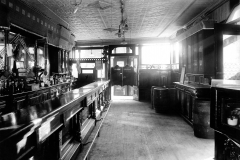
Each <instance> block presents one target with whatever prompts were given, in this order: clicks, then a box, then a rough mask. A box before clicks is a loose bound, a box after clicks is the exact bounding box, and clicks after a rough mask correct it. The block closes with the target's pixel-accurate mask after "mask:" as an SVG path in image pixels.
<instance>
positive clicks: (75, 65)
mask: <svg viewBox="0 0 240 160" xmlns="http://www.w3.org/2000/svg"><path fill="white" fill-rule="evenodd" d="M72 76H73V77H75V78H78V71H77V64H76V63H73V64H72Z"/></svg>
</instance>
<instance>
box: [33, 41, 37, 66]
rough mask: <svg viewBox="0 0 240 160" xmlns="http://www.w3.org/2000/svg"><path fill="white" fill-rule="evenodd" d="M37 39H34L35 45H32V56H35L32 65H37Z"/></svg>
mask: <svg viewBox="0 0 240 160" xmlns="http://www.w3.org/2000/svg"><path fill="white" fill-rule="evenodd" d="M37 45H38V44H37V40H36V41H35V46H34V58H35V62H34V66H35V67H36V66H37V65H38V58H37V47H38V46H37Z"/></svg>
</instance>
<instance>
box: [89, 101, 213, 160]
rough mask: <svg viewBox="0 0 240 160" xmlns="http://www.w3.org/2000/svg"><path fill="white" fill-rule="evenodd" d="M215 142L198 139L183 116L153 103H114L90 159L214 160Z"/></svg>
mask: <svg viewBox="0 0 240 160" xmlns="http://www.w3.org/2000/svg"><path fill="white" fill-rule="evenodd" d="M213 157H214V140H213V139H210V140H209V139H201V138H196V137H195V136H194V133H193V129H192V128H191V126H189V125H188V124H187V123H186V122H185V121H184V120H183V119H182V118H181V117H179V116H176V115H164V114H157V113H155V111H154V110H152V109H151V108H150V104H149V103H143V102H138V101H134V100H113V102H112V106H111V108H110V110H109V113H108V115H107V117H106V119H105V121H104V123H103V126H102V129H101V134H100V137H99V138H97V139H96V141H95V143H94V146H93V148H92V150H91V152H90V155H89V159H90V160H211V159H213Z"/></svg>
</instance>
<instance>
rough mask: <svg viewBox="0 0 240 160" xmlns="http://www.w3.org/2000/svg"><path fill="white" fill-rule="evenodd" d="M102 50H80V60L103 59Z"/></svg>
mask: <svg viewBox="0 0 240 160" xmlns="http://www.w3.org/2000/svg"><path fill="white" fill-rule="evenodd" d="M102 57H103V55H102V50H101V49H93V50H80V57H79V58H102Z"/></svg>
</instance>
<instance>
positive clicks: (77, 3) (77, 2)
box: [70, 0, 82, 14]
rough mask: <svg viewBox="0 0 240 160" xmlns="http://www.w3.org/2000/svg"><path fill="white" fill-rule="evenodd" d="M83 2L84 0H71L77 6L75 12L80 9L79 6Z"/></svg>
mask: <svg viewBox="0 0 240 160" xmlns="http://www.w3.org/2000/svg"><path fill="white" fill-rule="evenodd" d="M81 3H82V0H70V4H71V5H73V6H74V7H75V9H74V11H73V13H74V14H75V13H76V12H77V11H78V8H79V6H80V4H81Z"/></svg>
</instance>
